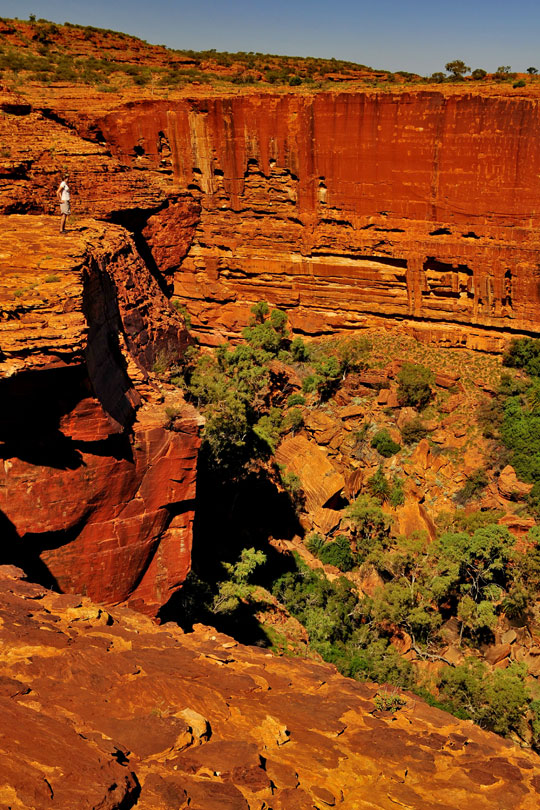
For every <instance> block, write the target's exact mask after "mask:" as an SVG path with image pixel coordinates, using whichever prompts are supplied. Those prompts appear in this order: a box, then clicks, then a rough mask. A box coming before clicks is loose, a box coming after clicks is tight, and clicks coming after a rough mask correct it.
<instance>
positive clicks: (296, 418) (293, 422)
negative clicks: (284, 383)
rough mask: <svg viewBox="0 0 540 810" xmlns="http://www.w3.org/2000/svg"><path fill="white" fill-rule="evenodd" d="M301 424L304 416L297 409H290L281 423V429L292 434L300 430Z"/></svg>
mask: <svg viewBox="0 0 540 810" xmlns="http://www.w3.org/2000/svg"><path fill="white" fill-rule="evenodd" d="M303 424H304V414H303V413H302V411H301V410H300V409H299V408H291V410H290V411H287V413H286V415H285V419H284V422H283V427H284V428H285V430H292V431H293V433H294V432H295V431H297V430H300V428H301V427H302V426H303Z"/></svg>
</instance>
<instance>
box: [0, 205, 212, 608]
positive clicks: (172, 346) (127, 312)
mask: <svg viewBox="0 0 540 810" xmlns="http://www.w3.org/2000/svg"><path fill="white" fill-rule="evenodd" d="M57 229H58V221H57V220H56V219H53V218H51V217H44V216H15V215H14V216H11V217H3V218H2V226H1V229H0V347H1V355H0V389H1V399H0V402H1V404H0V409H1V417H0V425H1V436H0V442H1V444H0V449H1V453H2V458H3V464H2V467H0V510H1V515H2V518H1V519H2V523H3V530H4V531H3V535H4V542H3V547H2V556H3V558H4V562H6V561H17V562H19V563H20V564H22V565H24V567H25V569H26V570H28V571H29V572H30V573H31V574H32V575H33V576H34V577H36V578H37V579H38V580H40V581H44V582H47V583H50V584H53V585H56V586H57V587H59V588H60V589H62V590H68V591H76V592H83V593H88V594H90V595H92V597H93V598H95V599H98V600H101V601H105V602H108V603H111V602H112V603H116V602H121V601H125V600H131V601H132V603H133V604H137V605H138V606H140V607H141V608H142V609H144V610H146V611H147V612H156V611H157V610H158V609H159V607H160V606H161V605H162V604H163V603H164V602H165V601H167V599H168V598H169V596H170V595H171V593H172V592H173V591H174V589H175V588H176V587H177V586H178V585H179V584H180V583H181V582H182V581H183V579H184V578H185V576H186V574H187V572H188V571H189V567H190V550H191V537H192V533H191V529H192V522H193V511H194V497H195V470H196V460H197V448H198V443H199V438H198V423H199V421H198V420H199V418H198V415H197V414H196V412H195V411H194V410H193V409H192V408H191V407H189V406H187V405H186V403H185V402H184V401H183V400H182V398H181V395H180V394H179V393H178V392H176V391H172V390H171V391H170V392H165V394H163V393H162V392H160V391H159V390H158V389H157V387H156V386H155V385H154V384H153V382H152V379H151V375H149V369H151V368H152V366H153V364H154V363H155V362H156V361H159V359H160V357H162V356H163V355H165V356H169V355H170V354H171V353H173V352H174V353H178V352H181V351H182V350H183V348H184V347H185V346H186V345H187V340H188V336H187V333H186V331H185V328H184V326H183V321H182V319H181V318H180V317H179V315H178V313H177V312H176V311H175V310H174V308H173V307H172V306H171V305H170V303H169V301H168V299H167V298H166V297H165V296H164V295H163V293H162V292H161V290H160V288H159V285H158V283H157V282H156V281H155V279H154V278H153V277H152V275H151V274H150V273H149V271H148V269H147V267H146V266H145V264H144V263H143V261H142V260H141V258H140V257H139V255H138V253H137V251H136V250H135V247H134V244H133V242H132V241H131V239H130V238H129V236H128V235H127V234H126V232H125V231H124V230H123V229H122V228H119V227H117V226H112V225H109V226H104V225H103V224H99V223H96V222H95V221H92V220H79V222H78V223H77V226H76V227H72V228H71V229H70V230H69V231H68V232H67V233H65V234H59V233H58V230H57ZM167 409H170V410H168V411H167ZM166 411H167V412H168V413H169V416H168V415H167V412H166ZM170 414H173V416H174V425H172V427H174V429H170V430H169V429H167V427H168V426H169V423H170V422H171V417H170Z"/></svg>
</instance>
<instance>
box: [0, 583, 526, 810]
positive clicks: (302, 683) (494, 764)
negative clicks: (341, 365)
mask: <svg viewBox="0 0 540 810" xmlns="http://www.w3.org/2000/svg"><path fill="white" fill-rule="evenodd" d="M20 573H21V572H19V571H17V569H15V568H13V567H3V568H0V617H1V622H0V705H1V712H0V757H1V761H2V770H1V773H0V807H2V808H3V810H4V808H8V807H9V808H11V810H23V809H24V810H42V808H54V809H55V810H74V808H77V810H84V809H85V808H95V810H97V808H100V810H129V808H131V807H134V806H136V807H137V808H141V810H179V809H180V808H182V810H183V809H184V808H188V807H189V808H190V810H218V808H219V810H264V809H265V808H266V810H269V809H270V808H272V810H311V809H312V808H317V810H325V808H328V807H343V808H344V809H345V808H347V810H349V809H350V810H353V809H354V810H375V808H377V809H384V810H394V808H395V807H406V808H414V810H458V808H459V810H462V808H463V807H465V806H466V805H467V803H468V802H474V807H475V808H478V810H488V809H489V810H493V809H494V808H501V809H502V808H507V810H510V808H511V809H512V810H536V808H537V807H538V806H539V802H540V768H539V766H540V760H539V759H538V757H537V756H536V755H534V754H533V753H531V752H530V751H525V750H520V749H519V748H517V747H516V746H514V745H513V744H511V743H509V742H507V741H505V740H502V739H501V738H499V737H497V736H495V735H493V734H488V733H486V732H484V731H482V730H481V729H479V728H477V727H475V726H474V725H472V724H471V723H469V722H462V721H459V720H456V719H455V718H453V717H451V716H450V715H448V714H445V713H444V712H441V711H439V710H437V709H433V708H431V707H428V706H427V705H426V704H424V703H423V702H422V701H421V700H419V699H417V698H416V697H414V696H412V695H406V696H405V701H406V702H405V704H404V706H403V707H402V708H401V709H400V710H399V711H397V712H395V713H394V714H392V713H389V712H382V711H380V710H379V709H378V708H377V703H378V701H377V699H376V697H377V694H379V695H381V694H384V688H381V687H377V686H376V685H374V684H367V683H365V684H364V683H357V682H355V681H353V680H349V679H347V678H343V677H342V676H340V675H339V674H337V672H336V670H335V669H334V668H333V667H331V666H329V665H326V664H320V663H318V662H314V661H309V660H299V659H292V658H285V657H283V658H279V657H275V656H274V655H272V654H270V653H268V652H266V651H265V650H262V649H258V648H250V647H244V646H241V645H239V644H237V643H236V642H235V641H233V640H232V639H231V638H229V637H227V636H224V635H221V634H218V633H217V632H216V631H214V630H213V629H212V628H208V627H202V626H198V627H196V629H195V632H193V633H190V634H183V633H182V631H181V630H179V629H178V628H177V627H176V626H175V625H166V626H164V627H161V628H160V627H157V626H156V625H155V624H154V623H153V622H152V621H151V620H150V619H148V618H146V617H144V616H142V615H140V614H138V613H135V612H133V611H130V610H129V609H127V608H122V607H121V608H116V609H113V610H112V611H110V612H109V611H107V610H105V609H104V608H103V607H100V606H99V605H96V604H94V603H92V602H91V601H90V600H89V599H87V598H85V597H77V596H73V595H63V594H55V593H52V592H50V591H48V590H46V589H45V588H43V587H42V586H38V585H34V584H31V583H29V582H26V581H23V580H22V579H21V578H20Z"/></svg>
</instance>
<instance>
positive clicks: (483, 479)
mask: <svg viewBox="0 0 540 810" xmlns="http://www.w3.org/2000/svg"><path fill="white" fill-rule="evenodd" d="M488 484H489V479H488V477H487V475H486V471H485V470H482V469H478V470H475V471H474V472H472V473H471V474H470V475H469V476H468V478H467V480H466V482H465V484H464V485H463V487H462V488H461V489H460V490H459V492H456V495H455V499H456V503H458V504H459V505H460V506H463V505H464V504H466V503H468V501H470V500H471V499H472V498H474V497H476V496H477V495H479V494H480V492H482V490H484V489H485V488H486V487H487V485H488Z"/></svg>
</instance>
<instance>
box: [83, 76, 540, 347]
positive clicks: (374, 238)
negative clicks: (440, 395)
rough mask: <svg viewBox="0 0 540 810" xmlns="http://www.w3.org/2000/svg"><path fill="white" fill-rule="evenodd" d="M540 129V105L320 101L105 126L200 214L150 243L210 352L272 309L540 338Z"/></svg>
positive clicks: (297, 320) (411, 96) (447, 339)
mask: <svg viewBox="0 0 540 810" xmlns="http://www.w3.org/2000/svg"><path fill="white" fill-rule="evenodd" d="M538 119H539V115H538V102H537V101H536V100H534V99H525V98H519V99H511V98H508V97H496V96H489V95H480V94H478V95H472V94H470V93H458V94H455V95H447V96H444V95H443V94H441V93H439V92H417V93H400V94H395V95H393V94H391V93H385V94H362V93H356V94H354V93H334V94H323V93H321V94H318V95H292V94H289V95H280V96H277V95H276V96H272V95H268V94H267V95H264V96H261V95H248V96H244V97H238V96H236V97H227V98H208V99H197V100H191V101H188V100H182V101H174V102H154V103H152V102H144V103H141V104H131V105H128V106H126V107H125V108H124V109H120V110H116V111H115V112H114V113H111V114H109V115H107V116H104V117H102V118H100V119H99V121H98V124H99V129H100V132H101V133H102V134H103V137H104V138H105V140H106V141H107V144H108V145H109V147H110V148H111V150H112V152H113V154H114V155H115V156H116V157H117V158H119V159H120V161H121V162H123V163H125V164H127V165H132V166H136V165H141V162H142V164H143V165H144V166H146V167H147V168H148V169H150V168H151V167H152V168H154V169H156V168H157V167H162V168H163V167H165V168H168V170H170V171H172V172H173V176H174V182H175V185H176V188H179V189H181V190H183V191H186V192H189V193H190V194H191V195H192V196H193V197H194V198H195V199H197V201H198V203H199V204H200V215H199V217H198V221H196V220H197V215H196V212H195V211H194V210H193V209H191V210H189V211H186V212H185V215H184V216H183V217H179V216H178V215H177V214H174V213H173V210H174V207H171V206H170V207H169V210H168V211H167V212H163V214H161V215H160V214H158V215H156V217H154V219H153V221H152V222H151V223H149V225H148V227H147V230H146V232H145V233H146V236H147V239H148V242H149V244H150V245H154V246H155V255H156V261H157V263H158V265H159V264H160V263H162V264H163V267H164V269H165V271H166V272H168V273H173V275H174V282H175V292H176V293H177V294H178V295H179V296H180V297H182V298H183V299H185V301H186V302H187V303H188V308H189V310H190V312H191V313H192V315H193V316H194V321H193V324H194V327H195V328H196V329H197V330H198V331H199V334H200V335H202V336H203V339H205V340H207V341H208V342H215V341H216V340H217V339H221V338H222V337H223V336H225V335H231V334H234V333H235V332H237V331H238V328H239V327H240V326H241V325H243V324H244V323H245V322H246V319H247V317H248V311H249V306H250V304H251V303H252V302H253V301H256V300H260V299H266V300H269V301H271V302H272V303H275V304H278V305H279V306H281V307H284V308H285V309H287V311H288V312H289V316H290V319H291V322H292V323H293V325H294V326H295V328H297V329H298V330H300V331H304V332H306V333H308V334H318V333H325V332H330V331H333V330H341V329H352V328H357V327H361V326H365V325H369V324H374V323H377V324H381V323H388V322H389V321H396V319H399V321H400V324H401V328H403V329H406V330H408V331H409V332H413V333H415V334H417V335H418V336H419V337H422V338H423V339H426V340H429V341H432V342H438V343H440V344H443V345H465V344H466V345H469V346H471V347H473V348H474V347H476V348H481V349H487V350H496V349H499V348H500V347H501V345H502V344H503V343H504V338H503V337H502V336H501V330H506V331H508V330H515V331H517V332H531V331H536V330H537V329H538V326H539V320H538V311H539V310H538V303H539V280H540V270H539V261H538V250H539V249H540V242H539V240H538V237H537V230H538V225H539V224H540V208H539V204H538V176H539V174H540V147H539V145H538V139H537V137H536V132H537V127H538ZM182 204H183V206H184V207H185V206H186V203H185V201H184V202H183V203H182ZM171 208H172V210H171ZM175 217H176V220H177V221H178V222H180V221H181V222H182V223H183V224H182V225H181V226H180V227H178V242H179V249H178V251H177V256H176V263H177V266H176V267H174V263H175V260H174V257H173V255H171V251H168V252H166V251H164V249H163V246H162V244H163V241H165V243H167V239H165V240H164V235H163V229H165V230H167V229H169V232H171V231H174V229H175V228H176V227H177V226H176V225H175V223H174V218H175ZM161 220H163V223H162V222H161ZM186 228H189V229H190V230H189V237H188V238H187V241H186ZM168 241H169V242H171V241H172V240H171V239H169V240H168ZM188 242H189V247H188V248H187V251H186V246H187V244H188Z"/></svg>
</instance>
